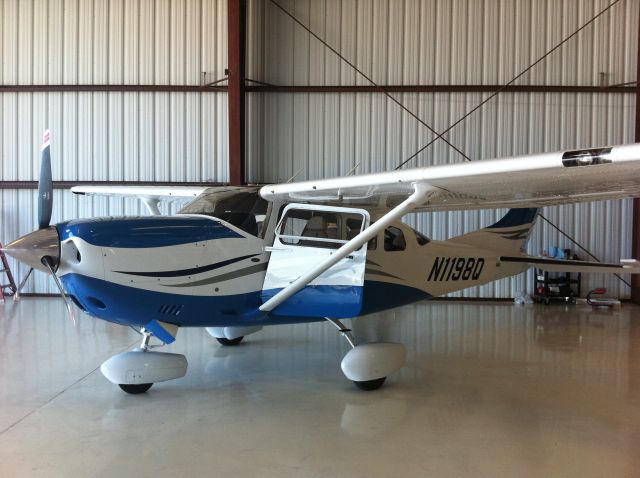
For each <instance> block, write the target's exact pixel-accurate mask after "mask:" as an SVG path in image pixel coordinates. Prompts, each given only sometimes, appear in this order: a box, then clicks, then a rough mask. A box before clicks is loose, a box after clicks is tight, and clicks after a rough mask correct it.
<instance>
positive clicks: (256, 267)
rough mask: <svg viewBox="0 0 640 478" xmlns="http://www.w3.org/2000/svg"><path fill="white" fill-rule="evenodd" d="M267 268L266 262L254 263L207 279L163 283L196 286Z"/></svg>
mask: <svg viewBox="0 0 640 478" xmlns="http://www.w3.org/2000/svg"><path fill="white" fill-rule="evenodd" d="M265 270H267V263H266V262H264V263H262V264H256V265H254V266H249V267H245V268H244V269H238V270H237V271H233V272H228V273H226V274H221V275H219V276H215V277H209V278H208V279H202V280H198V281H194V282H184V283H182V284H163V285H164V286H165V287H196V286H199V285H208V284H216V283H218V282H223V281H226V280H231V279H237V278H239V277H244V276H248V275H251V274H255V273H257V272H262V271H265Z"/></svg>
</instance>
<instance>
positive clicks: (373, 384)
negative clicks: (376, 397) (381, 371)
mask: <svg viewBox="0 0 640 478" xmlns="http://www.w3.org/2000/svg"><path fill="white" fill-rule="evenodd" d="M386 379H387V377H382V378H376V379H374V380H365V381H363V382H356V381H355V380H354V381H353V383H355V385H356V387H358V388H359V389H360V390H365V391H367V392H368V391H371V390H378V389H379V388H380V387H382V384H383V383H384V381H385V380H386Z"/></svg>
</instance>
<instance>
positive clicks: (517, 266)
mask: <svg viewBox="0 0 640 478" xmlns="http://www.w3.org/2000/svg"><path fill="white" fill-rule="evenodd" d="M639 178H640V144H629V145H621V146H612V147H605V148H593V149H580V150H570V151H562V152H556V153H545V154H535V155H528V156H520V157H511V158H504V159H494V160H482V161H474V162H468V163H461V164H452V165H442V166H432V167H420V168H413V169H406V170H399V171H393V172H383V173H376V174H364V175H358V176H347V177H339V178H334V179H318V180H311V181H304V182H298V183H285V184H274V185H266V186H262V187H259V186H219V187H164V186H163V187H153V186H145V187H136V186H130V187H129V186H128V187H121V186H76V187H73V188H72V192H73V193H75V194H79V195H111V196H118V197H136V198H139V199H140V200H141V201H142V202H143V203H144V204H145V205H146V207H147V209H148V211H149V213H150V215H149V216H143V217H105V218H88V219H76V220H70V221H63V222H60V223H57V224H54V225H51V224H50V221H51V209H52V192H53V191H52V181H51V155H50V136H49V133H48V132H47V133H45V137H44V141H43V147H42V161H41V173H40V180H39V185H38V188H39V195H38V197H39V201H38V223H39V229H38V230H36V231H34V232H31V233H29V234H27V235H25V236H23V237H21V238H19V239H17V240H15V241H13V242H11V243H10V244H8V245H7V246H6V247H5V248H4V250H5V252H6V253H7V254H9V255H11V256H13V257H14V258H15V259H17V260H19V261H21V262H23V263H25V264H27V265H29V266H31V267H32V268H34V269H37V270H41V271H44V272H47V273H49V274H51V277H52V278H53V279H54V281H55V283H56V285H57V287H58V288H59V290H60V294H61V296H62V298H63V299H64V300H65V302H66V304H67V307H68V309H69V314H70V315H71V317H72V318H73V306H72V304H75V306H77V307H78V308H80V309H81V310H82V311H84V312H85V313H87V314H88V315H90V316H93V317H96V318H99V319H103V320H106V321H109V322H113V323H116V324H120V325H124V326H131V327H134V328H136V329H139V330H140V332H141V334H142V341H141V343H140V346H139V347H137V348H136V349H134V350H132V351H127V352H123V353H120V354H118V355H115V356H113V357H111V358H109V359H108V360H106V361H105V362H104V363H103V364H102V366H101V371H102V373H103V374H104V376H105V377H106V378H107V379H108V380H109V381H110V382H112V383H114V384H117V385H118V386H119V387H120V388H121V389H122V390H123V391H125V392H127V393H130V394H139V393H144V392H146V391H147V390H149V388H150V387H151V386H152V385H153V384H154V383H156V382H163V381H168V380H173V379H177V378H180V377H182V376H184V375H185V374H186V371H187V366H188V362H187V359H186V357H185V356H184V355H181V354H173V353H163V352H158V351H156V350H155V348H156V347H157V346H160V345H164V344H170V343H172V342H174V341H175V340H176V336H177V333H178V330H179V329H180V328H182V327H203V328H205V329H206V331H207V332H208V333H209V334H210V335H211V336H213V337H215V338H216V339H217V340H218V342H219V343H220V344H222V345H223V346H234V345H237V344H239V343H240V342H241V341H242V340H243V338H244V337H245V336H247V335H249V334H253V333H256V332H258V331H259V330H260V329H262V328H263V327H265V326H269V325H279V324H298V323H306V322H315V321H327V322H329V323H330V324H332V325H333V326H335V327H336V329H337V330H338V332H339V333H341V334H342V335H343V336H344V337H345V338H346V340H347V341H348V343H349V345H350V346H351V348H350V350H349V351H348V352H347V353H346V355H345V356H344V358H343V359H342V362H341V368H342V371H343V373H344V375H345V376H346V377H347V379H349V380H351V381H353V382H354V384H355V385H356V386H357V387H358V388H360V389H362V390H375V389H378V388H380V387H381V386H382V385H383V383H384V381H385V379H386V377H387V376H389V375H390V374H392V373H394V372H396V371H398V370H399V369H400V368H401V367H402V366H403V364H404V363H405V359H406V352H405V348H404V346H403V345H402V344H399V343H388V342H387V343H358V342H356V339H355V337H354V336H353V334H352V332H351V330H350V329H349V328H348V327H347V325H345V324H344V322H343V320H345V319H352V318H355V317H358V316H362V315H367V314H370V313H373V312H377V311H382V310H386V309H391V308H395V307H399V306H401V305H404V304H409V303H412V302H416V301H420V300H425V299H430V298H432V297H437V296H441V295H444V294H447V293H450V292H454V291H458V290H462V289H465V288H468V287H473V286H478V285H482V284H485V283H488V282H491V281H494V280H496V279H500V278H504V277H508V276H512V275H516V274H519V273H522V272H524V271H526V270H527V269H528V268H529V267H538V268H541V269H543V270H549V271H569V272H573V271H576V272H578V271H580V272H607V273H640V266H639V265H638V263H637V262H635V261H627V262H625V261H622V262H621V263H600V262H586V261H572V260H559V259H552V258H548V257H534V256H529V255H527V254H526V253H525V252H524V246H525V244H526V241H527V239H528V237H529V234H530V232H531V229H532V227H533V225H534V224H535V219H536V215H537V211H538V209H539V208H541V207H544V206H549V205H557V204H566V203H575V202H584V201H596V200H605V199H621V198H627V197H632V196H640V179H639ZM161 200H183V201H186V200H189V201H190V202H188V203H187V204H186V205H185V206H184V207H182V209H180V210H179V211H178V212H177V214H175V215H172V216H163V215H160V210H159V207H158V204H159V201H161ZM491 208H510V209H509V210H508V212H507V213H506V215H505V216H504V217H503V218H502V219H500V220H499V221H498V222H496V223H495V224H492V225H489V226H487V227H485V228H482V229H479V230H477V231H474V232H470V233H467V234H463V235H460V236H457V237H453V238H450V239H447V240H443V241H436V240H430V239H429V238H428V237H426V236H424V235H423V234H422V233H420V232H419V231H416V230H415V229H413V228H411V227H410V226H409V225H407V224H405V223H403V222H402V218H403V217H404V216H405V215H407V214H409V213H411V212H432V211H450V210H477V209H491ZM152 338H155V340H154V342H155V341H158V342H159V343H158V344H155V345H152V344H151V343H150V341H151V339H152ZM152 349H153V350H152Z"/></svg>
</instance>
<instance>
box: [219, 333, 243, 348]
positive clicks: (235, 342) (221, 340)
mask: <svg viewBox="0 0 640 478" xmlns="http://www.w3.org/2000/svg"><path fill="white" fill-rule="evenodd" d="M242 339H244V335H242V336H241V337H236V338H235V339H226V338H224V337H216V340H217V341H218V343H219V344H220V345H226V346H230V345H238V344H239V343H240V342H242Z"/></svg>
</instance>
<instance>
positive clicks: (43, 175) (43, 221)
mask: <svg viewBox="0 0 640 478" xmlns="http://www.w3.org/2000/svg"><path fill="white" fill-rule="evenodd" d="M50 137H51V135H50V133H49V130H47V131H45V132H44V135H43V137H42V159H41V161H40V180H39V181H38V228H39V229H45V228H47V227H49V223H50V222H51V211H52V209H53V181H52V180H51V144H50Z"/></svg>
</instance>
